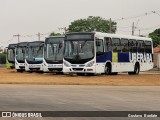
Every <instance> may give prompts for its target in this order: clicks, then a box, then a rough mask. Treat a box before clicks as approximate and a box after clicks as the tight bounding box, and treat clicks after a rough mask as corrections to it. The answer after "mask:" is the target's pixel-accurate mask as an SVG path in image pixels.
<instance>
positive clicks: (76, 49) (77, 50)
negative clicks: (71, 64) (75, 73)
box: [64, 40, 94, 61]
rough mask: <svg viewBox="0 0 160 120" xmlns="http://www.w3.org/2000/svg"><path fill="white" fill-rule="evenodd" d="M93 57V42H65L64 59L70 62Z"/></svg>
mask: <svg viewBox="0 0 160 120" xmlns="http://www.w3.org/2000/svg"><path fill="white" fill-rule="evenodd" d="M93 57H94V41H93V40H66V41H65V53H64V58H65V59H68V60H69V59H70V60H76V61H77V60H85V59H91V58H93Z"/></svg>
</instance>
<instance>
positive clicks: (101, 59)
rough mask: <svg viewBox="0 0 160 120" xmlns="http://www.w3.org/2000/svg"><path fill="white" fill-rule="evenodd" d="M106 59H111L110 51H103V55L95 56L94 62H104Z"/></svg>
mask: <svg viewBox="0 0 160 120" xmlns="http://www.w3.org/2000/svg"><path fill="white" fill-rule="evenodd" d="M106 61H112V52H104V54H103V55H100V56H97V57H96V63H106Z"/></svg>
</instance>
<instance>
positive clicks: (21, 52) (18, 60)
mask: <svg viewBox="0 0 160 120" xmlns="http://www.w3.org/2000/svg"><path fill="white" fill-rule="evenodd" d="M27 44H28V42H21V43H18V44H17V47H16V50H15V51H16V52H15V68H16V70H17V72H23V71H25V56H26V53H25V52H26V47H27Z"/></svg>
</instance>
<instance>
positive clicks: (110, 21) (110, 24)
mask: <svg viewBox="0 0 160 120" xmlns="http://www.w3.org/2000/svg"><path fill="white" fill-rule="evenodd" d="M109 32H110V33H112V20H111V18H110V19H109Z"/></svg>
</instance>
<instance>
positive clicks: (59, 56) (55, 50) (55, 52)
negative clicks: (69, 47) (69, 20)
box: [44, 38, 64, 61]
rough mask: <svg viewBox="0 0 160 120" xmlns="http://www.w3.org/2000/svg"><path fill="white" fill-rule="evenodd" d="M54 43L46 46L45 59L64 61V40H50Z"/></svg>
mask: <svg viewBox="0 0 160 120" xmlns="http://www.w3.org/2000/svg"><path fill="white" fill-rule="evenodd" d="M50 39H52V42H48V43H47V44H46V49H45V55H44V57H45V59H46V60H52V61H62V60H63V50H64V38H56V39H54V38H50Z"/></svg>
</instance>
